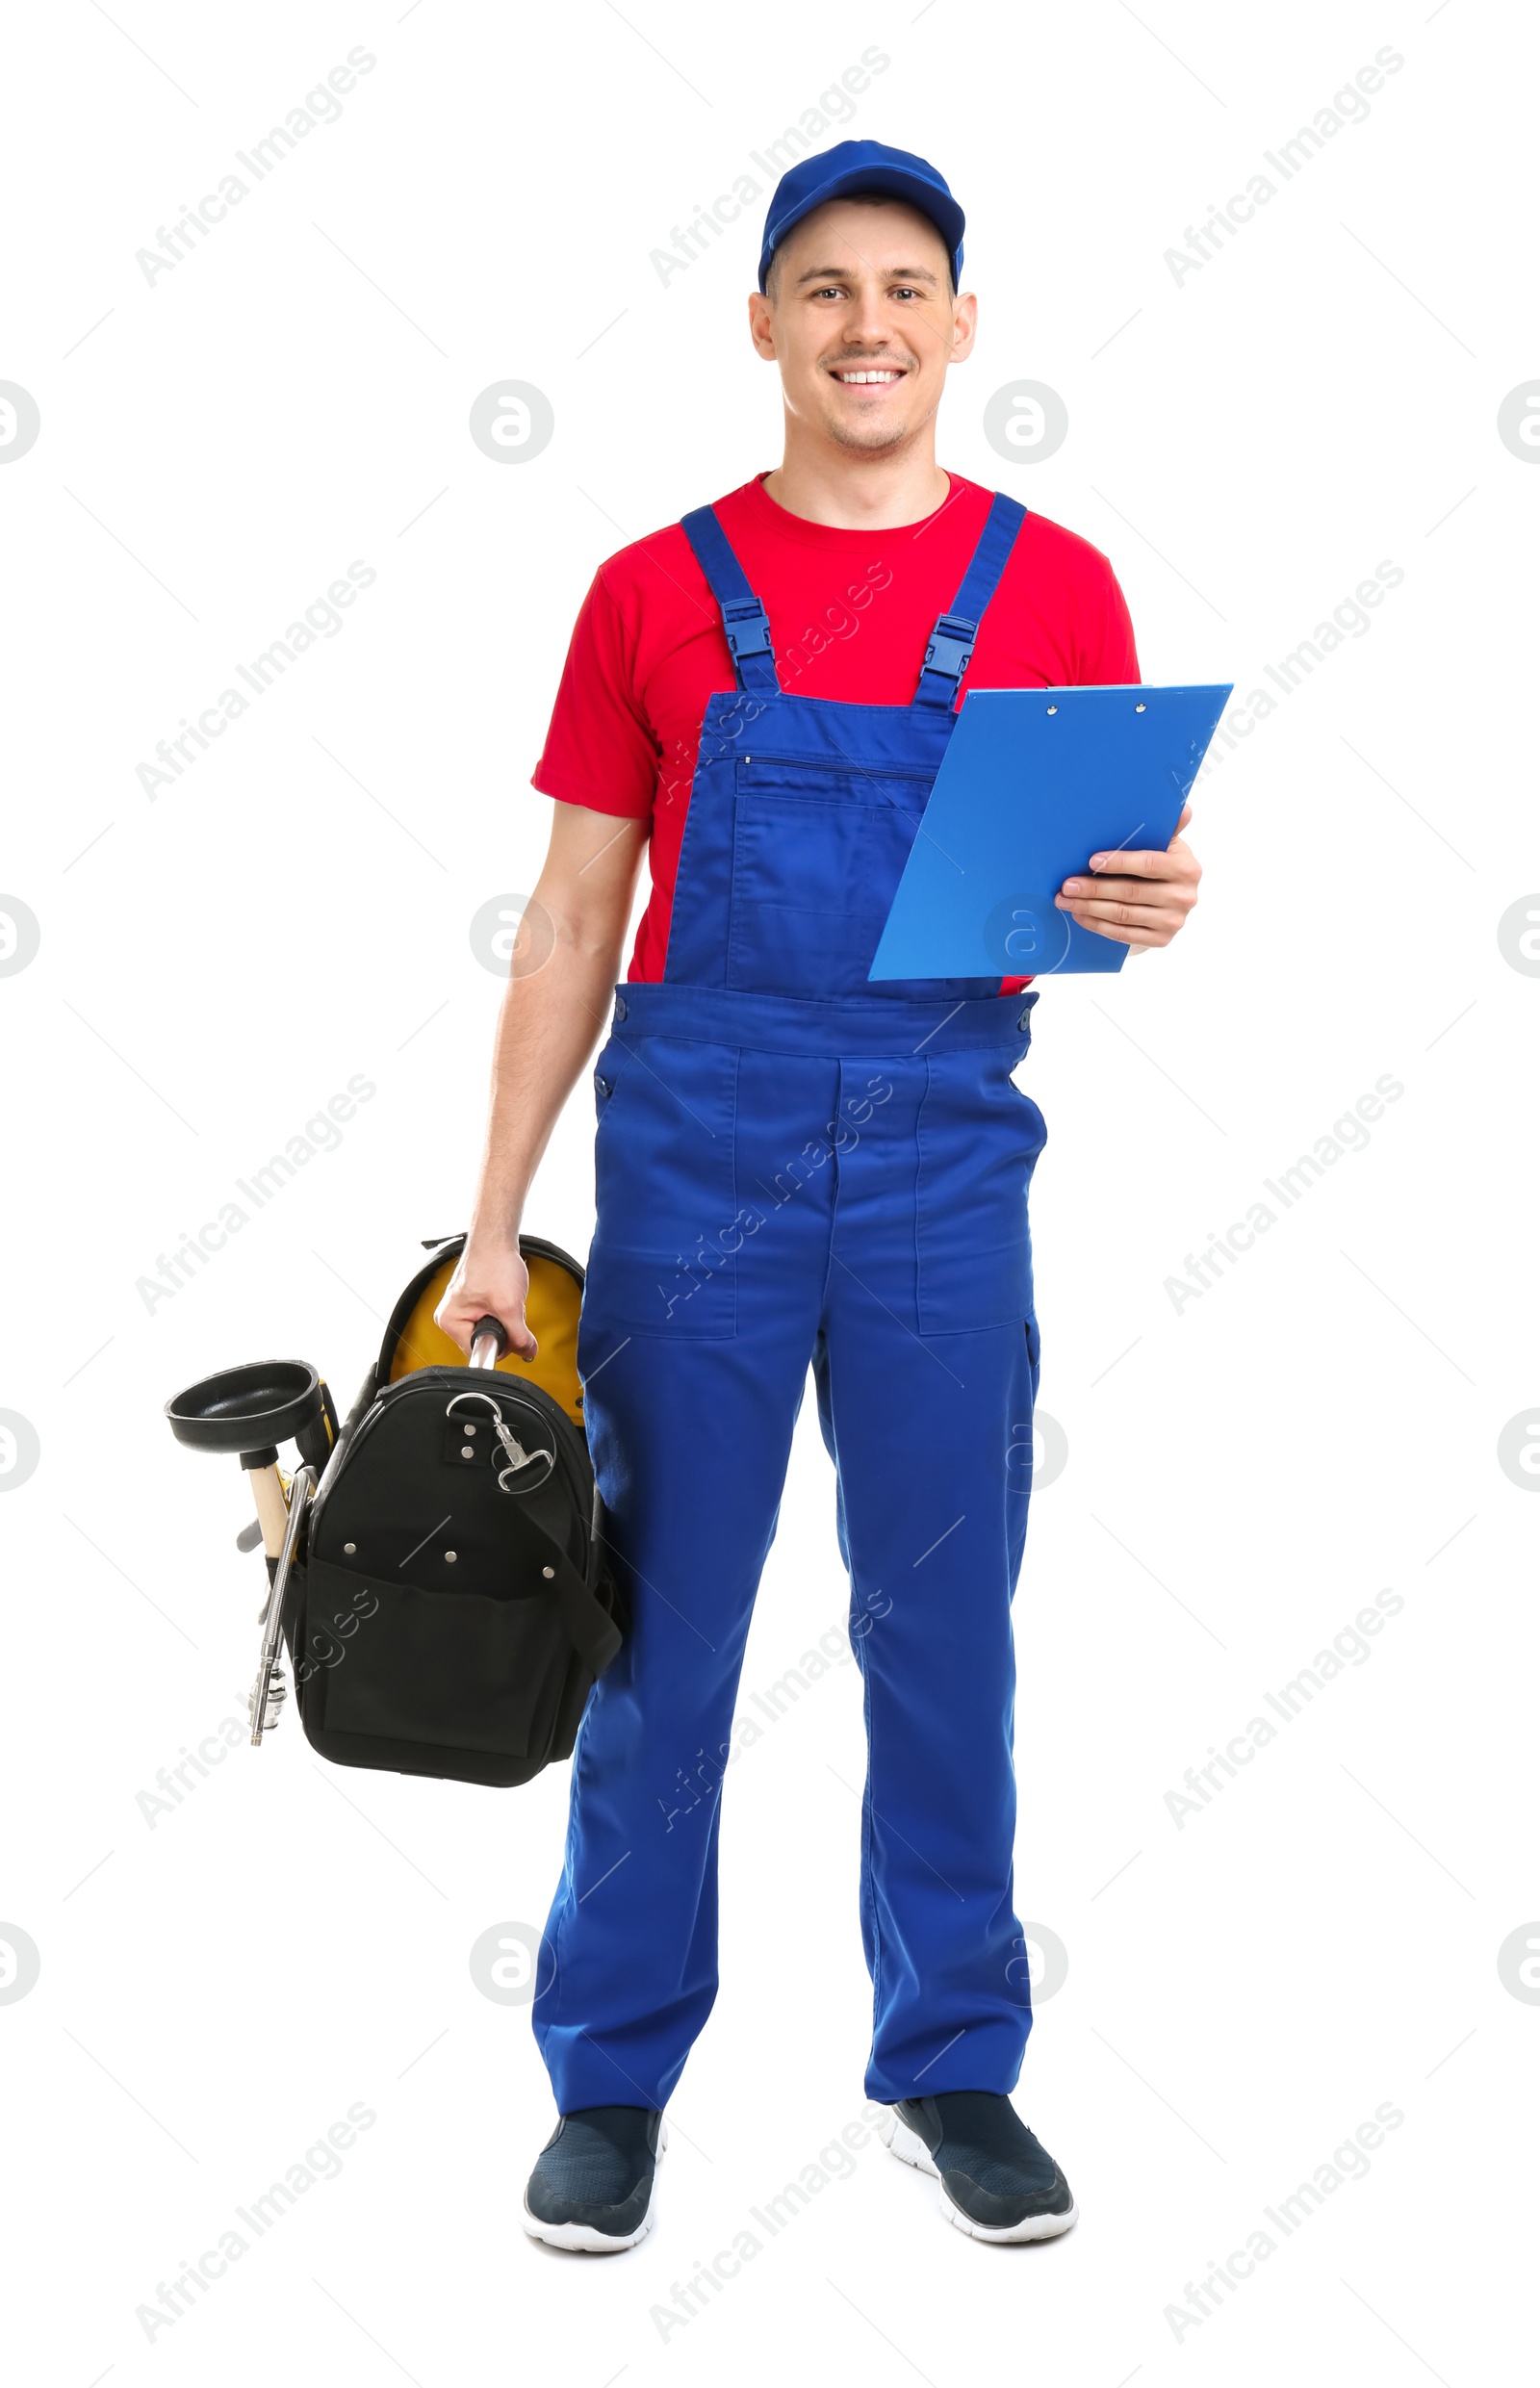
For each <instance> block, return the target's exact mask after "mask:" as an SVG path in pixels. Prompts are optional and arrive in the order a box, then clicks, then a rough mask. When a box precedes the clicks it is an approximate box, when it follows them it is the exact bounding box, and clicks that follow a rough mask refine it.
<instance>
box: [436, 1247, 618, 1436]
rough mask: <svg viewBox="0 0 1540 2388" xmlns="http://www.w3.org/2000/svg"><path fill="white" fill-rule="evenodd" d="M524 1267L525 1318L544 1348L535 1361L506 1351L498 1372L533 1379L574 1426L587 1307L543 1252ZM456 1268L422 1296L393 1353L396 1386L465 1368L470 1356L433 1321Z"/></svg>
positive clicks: (447, 1267) (442, 1273) (440, 1273)
mask: <svg viewBox="0 0 1540 2388" xmlns="http://www.w3.org/2000/svg"><path fill="white" fill-rule="evenodd" d="M525 1265H526V1268H527V1269H528V1271H529V1299H528V1301H527V1303H526V1307H525V1317H526V1320H527V1322H528V1324H529V1332H530V1333H531V1335H533V1337H534V1339H535V1341H536V1342H537V1343H538V1345H539V1346H540V1349H539V1352H538V1354H537V1355H536V1357H535V1358H534V1359H533V1360H519V1359H516V1358H515V1357H514V1355H513V1353H512V1352H511V1351H505V1352H504V1353H503V1355H502V1357H501V1360H500V1361H499V1362H498V1373H499V1374H500V1375H502V1376H526V1377H528V1379H529V1381H530V1382H531V1383H532V1384H536V1385H538V1386H539V1387H540V1388H541V1391H542V1392H544V1393H549V1394H550V1396H551V1398H552V1400H553V1401H555V1402H557V1403H558V1404H559V1406H560V1407H561V1408H562V1409H564V1410H565V1411H566V1413H567V1415H568V1417H569V1418H570V1419H571V1420H572V1422H573V1424H574V1425H578V1426H580V1425H582V1423H583V1393H582V1386H581V1385H580V1383H579V1382H578V1312H579V1310H580V1309H581V1307H582V1291H581V1288H580V1287H579V1286H578V1281H577V1279H576V1278H575V1277H574V1276H573V1275H572V1274H571V1273H570V1271H567V1270H565V1269H563V1267H562V1266H561V1263H560V1262H559V1261H554V1260H547V1259H546V1258H545V1256H544V1254H543V1253H540V1252H530V1253H529V1254H527V1255H526V1263H525ZM454 1266H455V1264H454V1261H453V1260H452V1259H449V1260H446V1261H444V1262H442V1263H441V1264H440V1266H439V1267H438V1268H437V1269H435V1270H434V1271H433V1274H432V1276H431V1277H430V1278H429V1279H428V1281H427V1283H426V1285H425V1286H424V1288H423V1291H422V1293H421V1294H420V1295H419V1296H418V1297H417V1303H416V1306H415V1307H414V1309H413V1311H412V1315H411V1317H410V1318H409V1319H408V1320H407V1322H406V1324H405V1326H404V1327H403V1328H402V1329H401V1333H400V1336H399V1339H398V1342H397V1346H396V1349H395V1351H394V1352H393V1353H392V1354H391V1376H390V1380H391V1383H392V1384H393V1385H394V1384H396V1383H398V1380H399V1379H400V1378H401V1377H402V1376H409V1375H410V1374H412V1371H413V1370H414V1369H419V1368H464V1366H465V1353H464V1352H463V1351H462V1350H461V1349H460V1347H459V1345H458V1344H456V1343H451V1342H450V1340H449V1336H448V1335H446V1334H445V1332H444V1330H443V1328H442V1327H440V1326H435V1325H434V1323H433V1313H434V1311H435V1310H436V1309H437V1308H438V1306H439V1304H440V1302H441V1301H442V1300H443V1299H444V1289H445V1287H446V1286H447V1285H448V1284H449V1278H450V1276H451V1275H452V1274H453V1271H454Z"/></svg>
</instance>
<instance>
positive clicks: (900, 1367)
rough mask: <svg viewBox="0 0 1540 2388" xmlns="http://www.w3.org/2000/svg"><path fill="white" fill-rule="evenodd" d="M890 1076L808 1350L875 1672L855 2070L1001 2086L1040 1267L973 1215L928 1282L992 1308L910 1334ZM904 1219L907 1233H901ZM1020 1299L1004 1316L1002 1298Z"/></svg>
mask: <svg viewBox="0 0 1540 2388" xmlns="http://www.w3.org/2000/svg"><path fill="white" fill-rule="evenodd" d="M893 1077H894V1082H895V1092H894V1095H893V1097H892V1099H891V1101H890V1103H889V1104H888V1105H887V1107H886V1110H885V1111H884V1112H883V1113H880V1114H879V1115H877V1116H876V1117H874V1120H873V1123H872V1133H871V1134H870V1135H869V1136H868V1137H867V1139H866V1140H865V1142H864V1143H862V1145H861V1146H860V1149H858V1150H857V1151H855V1152H853V1153H851V1154H849V1155H848V1156H843V1157H842V1162H841V1177H840V1189H839V1195H838V1209H837V1213H836V1221H835V1232H834V1265H833V1266H832V1268H831V1271H830V1279H829V1286H828V1291H827V1296H826V1304H825V1312H824V1319H823V1330H822V1334H821V1337H820V1343H819V1348H818V1353H817V1358H816V1362H815V1367H816V1374H817V1379H818V1394H819V1408H820V1416H821V1420H822V1424H823V1430H824V1436H825V1440H826V1442H827V1444H828V1446H829V1449H830V1451H831V1454H832V1456H833V1457H834V1463H835V1466H836V1469H837V1471H838V1478H839V1514H840V1533H841V1544H842V1548H843V1550H844V1553H845V1557H846V1563H847V1565H848V1567H849V1569H850V1573H851V1584H852V1620H851V1631H852V1638H853V1641H854V1643H855V1648H856V1654H857V1657H858V1660H859V1662H860V1668H861V1673H862V1677H863V1679H864V1685H865V1707H866V1729H867V1736H868V1770H867V1781H866V1791H865V1800H864V1805H863V1814H862V1930H863V1935H864V1939H865V1945H866V1956H867V1963H868V1964H869V1966H870V1969H871V1973H872V1982H873V2001H874V2016H875V2031H874V2041H873V2049H872V2056H871V2062H870V2067H869V2069H868V2072H867V2075H866V2088H867V2091H868V2093H869V2094H870V2095H871V2096H873V2097H875V2098H880V2099H884V2100H888V2101H891V2100H896V2099H899V2098H909V2097H920V2096H934V2095H937V2094H938V2093H944V2092H949V2091H955V2090H982V2091H990V2092H1009V2091H1010V2090H1011V2088H1012V2087H1013V2086H1014V2082H1015V2080H1016V2078H1017V2074H1018V2072H1019V2069H1020V2064H1021V2056H1022V2051H1023V2048H1024V2046H1025V2043H1026V2039H1027V2034H1028V2031H1029V2030H1030V2028H1031V2005H1030V1993H1029V1982H1028V1968H1027V1963H1026V1950H1025V1945H1024V1942H1023V1939H1022V1937H1021V1927H1020V1925H1019V1923H1018V1922H1017V1920H1016V1917H1015V1914H1014V1908H1013V1890H1012V1870H1013V1843H1014V1830H1015V1777H1014V1760H1013V1739H1014V1644H1013V1638H1012V1627H1011V1604H1012V1597H1013V1594H1014V1587H1015V1581H1016V1577H1017V1574H1018V1571H1019V1567H1020V1562H1021V1554H1022V1546H1023V1541H1024V1536H1025V1530H1026V1512H1027V1491H1028V1485H1029V1481H1030V1460H1031V1416H1032V1402H1033V1395H1034V1391H1035V1382H1036V1328H1035V1326H1034V1325H1032V1324H1031V1320H1030V1312H1031V1292H1030V1275H1029V1274H1028V1272H1027V1271H1025V1270H1024V1269H1023V1270H1018V1269H1017V1267H1016V1263H1015V1261H1014V1260H1003V1259H1002V1258H1001V1257H1000V1255H999V1251H998V1249H996V1250H993V1251H991V1250H990V1249H989V1248H988V1242H987V1238H985V1237H984V1236H982V1235H980V1236H978V1237H977V1238H971V1239H970V1232H969V1231H970V1221H969V1220H968V1218H967V1217H966V1216H965V1214H964V1215H961V1216H959V1217H957V1219H956V1220H955V1222H954V1228H955V1232H954V1233H952V1234H950V1235H948V1236H947V1238H946V1240H945V1244H944V1256H943V1258H942V1259H940V1260H938V1262H937V1276H936V1279H935V1280H934V1282H935V1283H937V1284H941V1283H943V1282H944V1284H945V1287H946V1299H945V1303H944V1305H943V1307H944V1309H945V1310H946V1311H948V1312H954V1311H955V1314H956V1315H958V1316H960V1317H961V1318H962V1319H963V1320H964V1321H969V1320H972V1319H975V1318H977V1319H986V1318H988V1317H989V1315H990V1313H991V1312H993V1313H994V1314H995V1316H996V1318H997V1319H999V1321H1000V1322H998V1323H991V1324H985V1325H977V1326H973V1325H963V1327H961V1328H959V1329H958V1330H957V1331H953V1332H941V1333H938V1332H936V1331H934V1329H933V1331H929V1332H925V1333H922V1332H921V1331H920V1327H921V1323H922V1322H928V1321H931V1320H933V1319H934V1316H935V1304H934V1302H933V1304H932V1305H931V1307H930V1309H929V1310H928V1309H927V1307H926V1303H925V1297H924V1271H925V1266H926V1251H925V1236H926V1218H925V1214H924V1209H923V1204H922V1208H921V1213H920V1252H919V1287H918V1298H917V1288H916V1271H915V1262H914V1257H913V1255H914V1236H913V1228H912V1221H913V1219H914V1216H915V1214H914V1209H913V1204H912V1195H911V1194H910V1195H909V1197H908V1199H906V1198H905V1191H906V1184H907V1185H908V1187H910V1188H912V1170H913V1160H912V1154H913V1151H914V1149H915V1144H916V1142H917V1143H918V1145H919V1149H920V1151H921V1154H922V1164H921V1166H922V1168H923V1166H924V1164H923V1154H924V1150H925V1141H924V1127H923V1124H922V1120H923V1115H922V1111H921V1106H922V1104H923V1101H924V1095H923V1092H921V1093H918V1094H917V1093H916V1092H915V1090H914V1088H913V1087H912V1085H911V1083H910V1081H909V1079H908V1077H907V1075H906V1074H905V1073H899V1072H895V1073H893ZM1012 1100H1013V1101H1016V1102H1019V1101H1020V1098H1019V1097H1016V1096H1014V1092H1013V1094H1012ZM1025 1108H1026V1107H1024V1109H1025ZM1020 1124H1021V1132H1022V1134H1023V1135H1024V1137H1025V1143H1023V1145H1022V1147H1021V1151H1022V1152H1025V1149H1026V1143H1032V1142H1033V1141H1034V1140H1035V1139H1036V1138H1037V1136H1038V1131H1039V1130H1040V1120H1039V1119H1038V1117H1037V1115H1036V1114H1035V1113H1033V1114H1032V1117H1031V1119H1030V1120H1026V1119H1023V1120H1022V1121H1021V1123H1020ZM933 1125H934V1121H933ZM1029 1129H1030V1130H1031V1134H1030V1135H1028V1134H1027V1133H1026V1132H1027V1131H1028V1130H1029ZM1016 1132H1017V1130H1016V1123H1015V1117H1014V1115H1012V1114H1010V1113H1004V1114H1003V1115H1002V1121H1001V1125H1000V1127H999V1129H998V1130H997V1128H996V1127H995V1125H993V1124H992V1123H990V1122H988V1121H986V1122H983V1123H981V1141H983V1142H985V1143H987V1142H988V1138H989V1137H991V1136H993V1137H996V1138H997V1147H996V1155H995V1157H996V1159H997V1160H998V1161H999V1164H1000V1168H1001V1171H1002V1173H1003V1174H1009V1173H1010V1172H1011V1171H1013V1170H1014V1173H1015V1184H1016V1189H1017V1198H1018V1199H1019V1203H1020V1205H1021V1208H1022V1212H1023V1227H1024V1208H1025V1200H1026V1185H1027V1178H1028V1176H1029V1174H1030V1158H1025V1159H1023V1158H1020V1157H1019V1156H1018V1154H1017V1152H1016V1149H1015V1148H1014V1147H1012V1146H1010V1144H1009V1139H1010V1137H1011V1136H1012V1135H1014V1134H1015V1133H1016ZM987 1160H988V1154H987V1153H986V1154H984V1155H981V1156H980V1157H979V1160H978V1162H977V1163H976V1164H974V1166H978V1167H982V1166H983V1164H984V1162H985V1161H987ZM905 1221H908V1222H910V1226H909V1233H908V1237H907V1239H905V1238H903V1237H902V1236H901V1235H899V1234H898V1233H897V1232H895V1230H896V1229H897V1228H898V1227H899V1226H900V1225H901V1223H902V1222H905ZM935 1223H936V1222H935V1221H932V1224H933V1225H934V1224H935ZM975 1223H977V1222H975ZM960 1256H961V1260H962V1264H963V1272H962V1274H961V1275H959V1274H958V1269H959V1261H960ZM969 1271H971V1277H970V1276H969V1273H968V1272H969ZM1013 1303H1014V1305H1015V1307H1016V1313H1017V1315H1015V1316H1014V1318H1011V1317H1005V1318H1001V1317H1000V1314H1001V1313H1002V1312H1003V1311H1006V1310H1008V1309H1009V1308H1010V1307H1011V1305H1012V1304H1013Z"/></svg>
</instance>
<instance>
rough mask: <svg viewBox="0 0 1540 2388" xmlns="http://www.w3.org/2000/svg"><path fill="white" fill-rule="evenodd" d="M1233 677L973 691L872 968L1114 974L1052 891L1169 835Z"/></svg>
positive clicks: (1110, 941)
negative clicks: (1116, 854) (1123, 851)
mask: <svg viewBox="0 0 1540 2388" xmlns="http://www.w3.org/2000/svg"><path fill="white" fill-rule="evenodd" d="M1233 685H1234V683H1233V681H1226V682H1224V683H1223V685H1214V686H1204V687H1192V688H1148V687H1139V686H1131V687H1117V688H971V689H969V691H968V693H967V695H966V696H965V697H964V698H963V708H962V711H961V712H960V713H959V715H958V722H957V728H956V729H955V730H954V731H953V732H952V736H951V740H950V743H949V744H948V746H947V750H946V754H945V756H944V757H943V758H942V761H941V768H940V770H939V771H938V772H937V777H936V783H935V785H934V787H933V788H932V790H931V796H930V801H929V803H928V804H927V806H926V808H925V812H924V816H923V818H922V820H921V822H920V827H919V832H918V835H916V837H915V839H914V843H913V845H912V846H911V848H910V854H909V860H908V861H907V862H906V864H905V866H904V875H903V877H902V879H901V880H900V881H899V884H898V891H897V893H896V894H895V896H894V898H893V903H892V908H891V910H890V911H889V912H888V915H887V920H886V925H885V927H884V929H883V934H882V937H880V938H879V940H878V945H877V953H876V957H875V959H874V961H873V963H872V966H871V969H870V970H869V971H868V973H867V976H868V978H869V979H915V978H978V977H981V976H986V975H988V976H992V975H993V974H994V973H995V972H998V973H999V975H1000V976H1001V977H1002V978H1046V977H1050V976H1054V975H1058V976H1061V977H1063V976H1065V975H1067V974H1069V973H1071V972H1076V971H1085V970H1120V969H1121V968H1122V966H1123V963H1124V960H1125V959H1126V957H1127V955H1128V952H1129V948H1128V947H1127V946H1126V945H1120V944H1119V943H1118V942H1117V939H1116V938H1115V937H1097V936H1096V935H1095V934H1094V933H1093V932H1092V931H1091V930H1088V929H1082V928H1081V927H1080V925H1079V923H1078V922H1077V921H1074V920H1071V918H1070V916H1069V914H1068V913H1067V912H1062V911H1059V910H1058V909H1057V908H1056V907H1055V904H1054V900H1053V899H1054V897H1055V896H1056V895H1057V893H1058V891H1059V889H1060V888H1061V887H1062V886H1063V885H1064V883H1065V880H1066V879H1068V878H1071V877H1073V876H1075V875H1076V874H1077V873H1083V872H1085V870H1086V867H1087V865H1088V863H1089V862H1090V860H1091V856H1092V855H1093V854H1102V853H1111V852H1113V851H1114V850H1115V849H1116V848H1117V847H1126V848H1128V849H1129V850H1130V851H1137V850H1142V849H1145V850H1147V849H1155V848H1164V847H1166V846H1168V845H1169V844H1170V841H1171V837H1172V835H1173V834H1174V832H1175V829H1176V824H1177V822H1178V820H1179V819H1180V818H1181V812H1182V807H1183V805H1184V804H1185V803H1186V801H1187V797H1188V791H1189V790H1190V789H1191V787H1192V785H1193V781H1194V780H1195V779H1196V777H1197V773H1198V766H1199V764H1200V763H1201V762H1202V760H1203V757H1204V755H1205V754H1206V753H1207V751H1208V744H1209V740H1210V739H1211V738H1212V737H1213V735H1214V732H1215V730H1216V728H1217V727H1218V725H1219V716H1220V714H1221V713H1222V712H1223V710H1224V707H1225V706H1226V704H1227V703H1228V701H1229V697H1230V693H1231V689H1232V687H1233Z"/></svg>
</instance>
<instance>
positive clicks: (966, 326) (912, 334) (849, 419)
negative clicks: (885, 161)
mask: <svg viewBox="0 0 1540 2388" xmlns="http://www.w3.org/2000/svg"><path fill="white" fill-rule="evenodd" d="M974 318H975V302H974V300H973V298H972V296H971V295H963V296H962V297H959V298H954V297H953V296H952V295H951V287H950V279H949V275H948V271H947V253H946V246H945V244H944V243H943V241H942V239H941V236H940V234H939V233H938V232H937V229H936V226H935V225H934V224H933V223H932V222H931V221H930V219H929V218H928V217H925V216H922V215H920V214H919V212H918V210H917V209H915V208H911V207H906V206H905V205H904V203H903V202H902V201H901V200H898V199H895V200H893V201H892V202H891V204H884V205H883V206H880V207H874V206H871V205H868V204H865V203H862V202H860V201H858V200H853V199H831V200H830V201H829V203H828V204H827V206H824V207H820V208H816V209H815V210H814V212H813V213H812V215H810V216H808V217H806V218H804V219H803V221H802V222H801V223H800V224H798V226H797V227H796V229H795V231H794V232H792V233H790V234H789V235H788V237H787V238H786V239H785V240H784V241H783V243H782V244H781V247H780V249H779V250H778V251H777V254H776V263H775V270H774V273H773V275H772V277H771V295H769V296H768V297H765V296H761V295H760V294H759V293H758V292H756V293H755V294H754V295H753V296H752V297H751V299H750V301H749V328H750V331H751V333H752V334H753V337H754V345H755V347H757V349H758V351H759V354H760V355H761V356H762V357H774V358H775V359H776V362H777V363H778V364H779V366H780V368H781V382H782V388H783V391H784V394H785V402H786V407H787V410H788V412H789V413H791V414H793V415H796V416H798V417H800V418H801V419H802V420H803V421H805V422H806V423H807V424H808V425H809V428H811V429H813V430H816V431H818V432H821V433H822V435H823V436H824V437H825V438H826V439H829V440H832V441H834V443H835V444H836V445H837V446H838V447H840V448H844V449H857V450H859V451H861V452H863V453H866V454H869V455H886V454H891V453H892V452H894V451H895V450H896V449H902V448H903V447H904V446H905V445H906V444H907V442H909V441H910V440H911V439H912V438H913V437H914V435H915V433H916V432H917V431H919V430H920V429H921V428H922V427H923V425H924V424H927V423H928V422H929V421H930V419H931V417H932V416H933V415H934V414H935V412H936V410H937V406H938V405H939V403H940V398H941V388H942V384H943V382H944V380H945V378H946V369H947V367H948V365H950V364H952V363H955V362H958V361H960V360H961V359H962V358H963V357H965V356H966V355H967V354H968V352H969V350H970V349H971V347H972V346H973V332H974Z"/></svg>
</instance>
